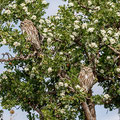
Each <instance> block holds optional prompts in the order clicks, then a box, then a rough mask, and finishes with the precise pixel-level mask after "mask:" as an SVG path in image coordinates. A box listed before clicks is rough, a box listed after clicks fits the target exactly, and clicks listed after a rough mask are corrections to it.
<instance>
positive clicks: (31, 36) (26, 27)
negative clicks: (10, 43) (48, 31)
mask: <svg viewBox="0 0 120 120" xmlns="http://www.w3.org/2000/svg"><path fill="white" fill-rule="evenodd" d="M20 26H21V30H22V32H23V34H24V33H26V34H27V38H26V41H28V42H30V43H31V45H32V46H33V48H34V50H37V51H40V49H41V47H40V42H41V40H42V37H41V36H40V35H39V32H38V30H37V29H36V27H35V26H34V24H33V22H32V21H31V20H27V19H25V20H24V21H22V22H21V24H20Z"/></svg>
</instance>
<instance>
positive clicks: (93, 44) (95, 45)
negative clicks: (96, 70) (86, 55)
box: [89, 42, 98, 48]
mask: <svg viewBox="0 0 120 120" xmlns="http://www.w3.org/2000/svg"><path fill="white" fill-rule="evenodd" d="M89 47H91V48H97V47H98V46H97V44H96V43H95V42H92V43H91V44H89Z"/></svg>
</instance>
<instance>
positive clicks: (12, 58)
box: [0, 51, 37, 62]
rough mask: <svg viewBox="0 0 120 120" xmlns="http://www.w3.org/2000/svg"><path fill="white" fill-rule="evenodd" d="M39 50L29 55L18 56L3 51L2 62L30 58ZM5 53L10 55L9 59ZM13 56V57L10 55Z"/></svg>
mask: <svg viewBox="0 0 120 120" xmlns="http://www.w3.org/2000/svg"><path fill="white" fill-rule="evenodd" d="M36 53H37V52H36V51H34V53H33V54H29V55H28V56H27V57H25V56H23V55H20V56H19V57H18V56H16V57H12V55H10V54H9V53H7V54H6V53H3V58H2V59H0V62H10V61H14V60H28V59H29V58H31V57H33V56H35V54H36ZM5 55H7V56H8V59H4V57H5ZM10 56H11V57H10Z"/></svg>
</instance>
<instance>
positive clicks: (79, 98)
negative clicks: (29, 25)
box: [0, 0, 120, 120]
mask: <svg viewBox="0 0 120 120" xmlns="http://www.w3.org/2000/svg"><path fill="white" fill-rule="evenodd" d="M2 3H3V4H2ZM1 4H2V5H1V9H0V12H1V13H0V20H1V23H0V42H1V44H0V45H1V47H2V46H3V45H7V46H8V47H9V48H10V50H12V51H13V53H14V54H15V56H14V57H13V56H12V55H11V54H10V53H3V58H1V59H0V62H4V63H5V66H4V67H5V68H6V71H5V72H3V73H2V74H1V76H0V83H1V84H0V85H1V91H0V96H1V98H2V102H1V104H2V106H3V107H4V108H6V109H11V108H12V107H15V106H17V105H19V106H20V107H21V109H22V110H25V111H26V112H28V115H29V119H30V120H32V119H35V115H34V114H33V115H32V114H31V111H32V110H33V111H36V112H37V113H38V117H39V119H41V120H70V119H72V120H74V119H76V117H79V119H80V120H96V114H95V105H104V107H105V108H109V109H110V110H112V109H115V108H119V107H120V104H119V101H120V87H119V86H120V50H119V49H120V38H119V36H120V29H119V27H120V11H119V7H120V2H119V1H117V0H109V1H103V0H99V1H98V0H94V1H93V0H91V1H90V0H88V1H85V0H69V1H68V4H67V5H63V6H59V10H58V13H57V15H54V16H49V17H48V18H47V19H45V18H44V17H43V15H44V14H45V8H47V7H48V5H49V4H48V3H47V2H46V1H45V0H25V1H24V0H5V1H4V2H3V1H1ZM25 19H28V20H31V21H32V22H33V24H34V26H35V27H36V28H37V30H38V31H39V33H40V35H41V36H42V40H41V41H40V45H41V51H37V48H36V49H34V48H33V46H34V45H32V44H31V42H29V41H27V40H26V37H28V35H27V33H24V34H23V33H21V29H20V26H19V24H20V23H21V22H22V21H24V20H25ZM15 24H16V25H17V26H18V27H17V28H15V27H14V25H15ZM37 52H40V53H39V54H37ZM84 67H88V68H89V69H90V70H91V72H93V73H92V75H93V78H94V79H93V82H92V84H91V83H90V86H89V87H90V88H89V89H88V90H86V89H85V88H84V87H83V84H81V79H80V78H79V77H78V76H79V73H80V71H82V68H84ZM87 77H88V76H87ZM96 83H98V84H99V86H101V87H102V88H103V90H104V91H103V95H92V87H93V85H94V84H96Z"/></svg>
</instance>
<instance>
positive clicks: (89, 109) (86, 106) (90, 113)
mask: <svg viewBox="0 0 120 120" xmlns="http://www.w3.org/2000/svg"><path fill="white" fill-rule="evenodd" d="M88 94H89V95H88V97H90V96H92V90H90V91H89V93H88ZM82 108H83V110H84V114H85V120H96V112H95V104H94V103H93V102H92V101H91V99H87V100H86V102H83V103H82Z"/></svg>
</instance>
